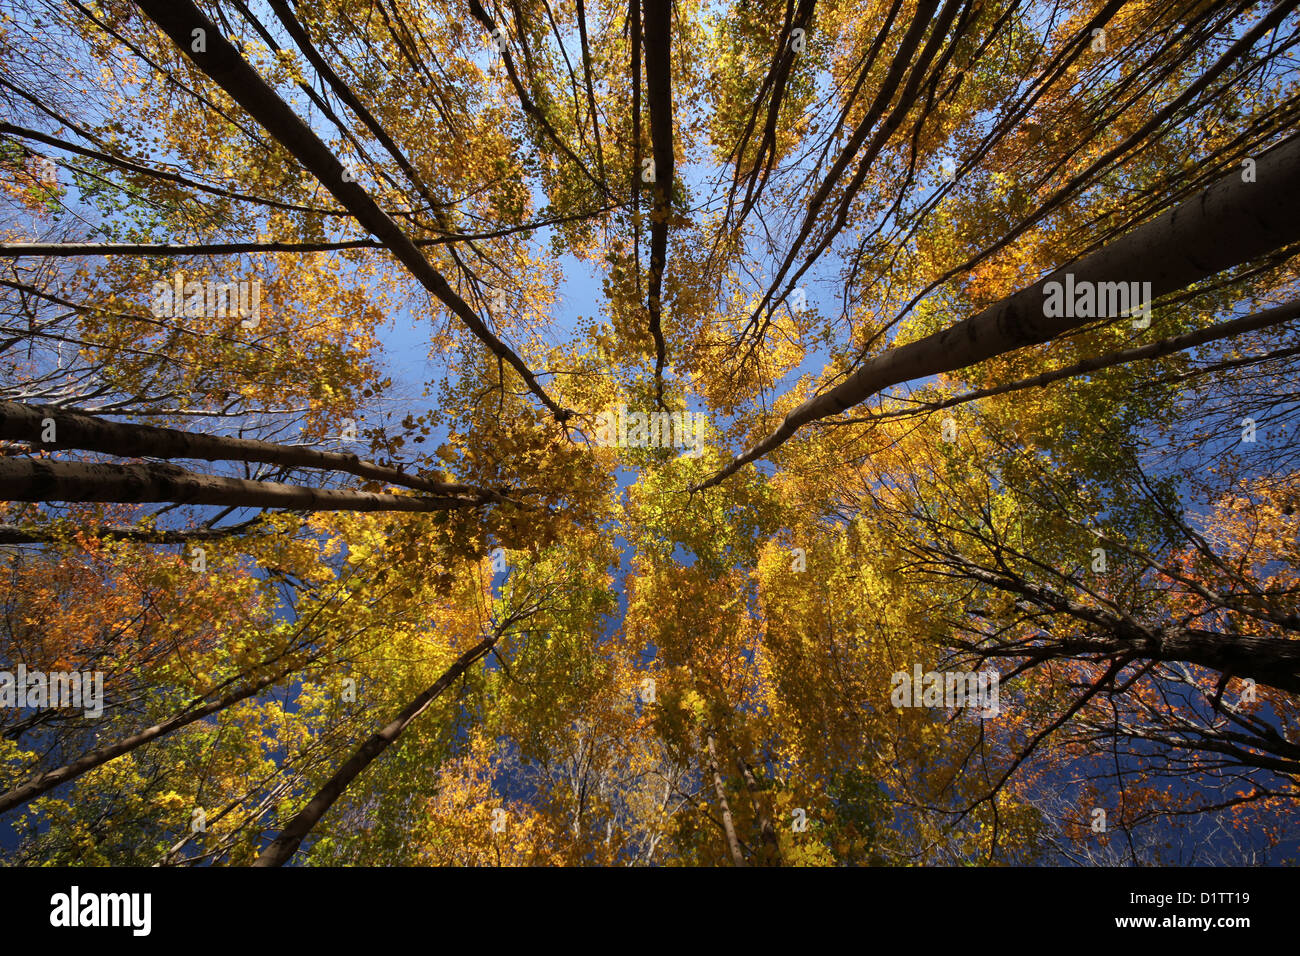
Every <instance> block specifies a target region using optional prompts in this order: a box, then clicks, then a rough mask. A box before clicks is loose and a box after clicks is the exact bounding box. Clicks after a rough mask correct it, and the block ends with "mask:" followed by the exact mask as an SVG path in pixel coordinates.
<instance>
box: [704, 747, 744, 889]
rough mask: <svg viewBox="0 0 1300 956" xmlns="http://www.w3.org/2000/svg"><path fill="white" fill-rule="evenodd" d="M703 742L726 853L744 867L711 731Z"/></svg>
mask: <svg viewBox="0 0 1300 956" xmlns="http://www.w3.org/2000/svg"><path fill="white" fill-rule="evenodd" d="M704 740H705V742H706V744H707V745H708V748H709V774H710V775H711V776H712V778H713V792H714V793H716V794H717V796H718V809H719V810H720V811H721V812H722V832H723V833H724V834H726V837H727V851H728V852H729V853H730V854H731V862H732V863H734V864H736V866H744V865H745V854H744V853H742V852H741V849H740V840H739V838H738V837H737V836H736V824H735V823H734V822H733V821H732V819H731V804H730V803H728V802H727V788H726V787H725V786H723V783H722V773H721V772H720V771H719V770H718V748H717V746H716V745H715V744H714V742H713V731H712V730H709V731H706V732H705V735H704Z"/></svg>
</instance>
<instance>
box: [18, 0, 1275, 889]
mask: <svg viewBox="0 0 1300 956" xmlns="http://www.w3.org/2000/svg"><path fill="white" fill-rule="evenodd" d="M1297 43H1300V25H1298V23H1297V17H1296V4H1294V3H1289V2H1283V3H1278V4H1274V5H1272V6H1268V7H1266V8H1264V7H1259V6H1257V5H1252V4H1248V3H1237V2H1233V3H1227V4H1191V5H1186V4H1184V5H1174V6H1170V5H1167V4H1161V3H1155V2H1147V0H1140V2H1136V3H1134V2H1123V3H1122V2H1119V0H1083V2H1079V3H1076V4H1073V5H1071V6H1069V7H1068V8H1063V7H1061V6H1060V5H1054V4H1048V3H1041V2H1031V3H1029V4H1021V3H995V4H980V3H973V2H969V0H869V2H866V3H845V2H839V0H820V2H818V0H798V2H793V0H792V2H788V3H782V4H777V3H774V2H772V0H752V2H747V3H743V4H723V5H721V6H718V5H704V4H699V3H681V2H679V3H676V4H669V3H666V2H663V0H633V2H631V3H628V4H623V3H612V2H602V0H597V2H595V3H588V2H587V0H510V2H508V3H506V2H500V0H467V2H466V3H464V4H462V3H460V2H459V0H457V2H455V3H452V4H450V5H429V4H423V3H416V2H412V0H382V2H380V0H298V2H295V3H292V4H291V3H287V2H284V0H259V2H243V0H95V2H81V0H77V2H68V3H55V2H52V0H51V2H42V3H39V4H37V6H36V7H34V8H28V7H22V8H19V7H18V6H17V5H4V6H0V101H3V104H4V107H5V120H4V121H3V122H2V123H0V207H2V208H3V210H4V212H3V216H4V223H3V229H4V235H2V236H0V266H2V268H0V272H2V273H3V274H0V555H2V557H3V566H2V569H3V573H4V575H5V578H6V581H7V584H8V592H7V596H6V598H5V606H4V611H5V614H4V617H3V620H0V702H2V701H3V700H4V697H3V695H4V694H6V693H9V694H12V695H13V697H14V701H15V704H14V706H13V707H12V708H10V707H9V705H7V704H3V705H0V727H3V738H2V742H0V791H3V792H2V793H0V813H3V814H12V816H11V817H9V818H8V819H10V820H11V821H13V822H14V823H15V825H16V826H17V828H18V831H19V833H20V837H21V839H20V843H19V846H18V848H17V849H16V850H14V851H13V859H15V860H19V861H23V862H36V861H41V862H66V863H96V864H98V863H115V862H126V863H136V864H155V863H162V864H167V865H176V864H199V863H213V862H215V863H226V864H241V865H242V864H255V865H259V866H271V865H282V864H285V863H287V862H290V861H293V862H298V863H306V864H340V863H341V864H352V863H372V864H373V863H382V864H411V863H417V864H443V863H488V864H496V865H515V864H519V865H524V864H561V863H563V864H602V865H610V864H626V865H647V864H684V865H690V864H696V865H698V864H703V865H832V864H841V863H849V864H876V865H880V864H884V865H899V864H915V863H921V864H935V863H946V864H952V863H961V864H968V863H969V864H988V863H1030V862H1037V861H1043V860H1047V861H1054V862H1059V861H1065V862H1085V863H1087V862H1092V863H1098V862H1102V863H1113V862H1118V861H1121V860H1126V861H1128V862H1164V861H1170V860H1177V861H1179V862H1183V861H1185V860H1186V858H1187V853H1186V852H1184V851H1185V850H1186V847H1187V846H1188V845H1190V844H1191V843H1195V842H1196V841H1198V840H1200V839H1201V837H1202V836H1203V835H1204V834H1206V833H1211V834H1212V833H1222V834H1226V833H1228V832H1236V833H1239V834H1242V836H1240V837H1239V838H1232V839H1229V838H1227V837H1223V838H1220V837H1211V838H1209V839H1211V840H1212V842H1213V847H1212V851H1211V852H1210V856H1211V857H1212V858H1214V859H1215V860H1217V861H1220V862H1231V861H1247V860H1248V861H1251V862H1254V861H1257V860H1261V859H1267V860H1273V859H1276V858H1277V855H1278V853H1279V852H1281V851H1279V850H1278V847H1280V846H1282V845H1284V844H1286V842H1287V841H1288V840H1291V841H1292V842H1293V838H1294V833H1295V826H1296V825H1297V820H1296V817H1295V812H1296V799H1297V796H1300V791H1298V790H1297V789H1296V780H1297V775H1298V772H1300V752H1298V751H1297V749H1296V745H1295V743H1294V741H1295V740H1296V727H1295V722H1296V719H1297V711H1296V707H1297V700H1298V699H1300V698H1298V697H1297V695H1300V643H1298V642H1297V631H1300V605H1297V594H1298V592H1297V583H1296V582H1297V573H1298V572H1297V563H1298V562H1300V552H1297V548H1296V534H1295V521H1296V519H1295V512H1296V507H1297V502H1296V501H1295V497H1296V495H1295V492H1294V488H1295V481H1296V476H1297V474H1300V461H1297V459H1296V449H1297V448H1300V444H1297V442H1296V441H1295V429H1297V428H1300V414H1298V412H1300V401H1298V400H1297V399H1298V395H1297V391H1296V387H1295V381H1296V375H1295V373H1296V371H1297V360H1298V356H1300V347H1297V345H1296V344H1295V341H1294V339H1295V331H1296V322H1297V318H1300V296H1298V295H1297V292H1298V291H1300V289H1298V288H1297V275H1296V272H1295V253H1296V251H1297V250H1300V225H1298V224H1300V187H1298V186H1297V184H1300V137H1297V136H1295V135H1294V130H1295V128H1296V124H1297V120H1300V80H1298V79H1297V76H1296V74H1295V71H1294V70H1292V69H1290V59H1291V57H1292V55H1293V53H1294V48H1295V46H1296V45H1297ZM579 311H581V313H582V314H578V312H579ZM412 343H415V344H414V345H413V344H412ZM20 666H21V668H22V673H23V675H24V677H23V680H24V681H28V680H30V681H31V682H32V683H31V686H32V687H36V688H39V694H38V695H37V696H36V697H32V696H31V695H29V694H28V693H27V690H28V688H27V686H26V685H25V686H23V687H21V688H20V687H18V678H17V674H18V672H19V668H20ZM71 674H77V675H83V674H84V675H90V676H87V678H86V679H87V680H90V679H91V676H93V675H96V674H98V675H100V676H101V677H102V678H103V679H104V686H105V687H106V691H105V696H104V698H103V705H104V706H103V710H102V713H94V711H95V710H96V708H95V707H82V708H80V709H78V708H77V707H73V706H71V705H67V706H53V705H52V698H51V697H50V693H49V692H47V685H46V684H45V683H44V682H45V681H46V676H47V675H49V680H50V681H51V683H49V685H48V687H50V688H53V687H55V686H56V684H55V683H53V682H54V681H55V680H63V681H70V680H71V678H70V677H69V676H68V675H71ZM6 675H7V677H6ZM56 675H62V676H57V677H56ZM913 675H919V676H917V677H915V678H914V677H913ZM932 678H937V679H938V680H939V684H942V687H939V685H938V684H935V683H934V682H933V680H932ZM968 678H969V679H970V681H973V682H974V683H969V684H966V683H962V682H963V681H966V680H967V679H968ZM914 679H915V680H916V681H917V682H918V683H917V686H916V687H915V688H914V689H915V695H913V694H912V693H910V692H909V693H908V694H906V695H901V696H900V694H899V693H898V691H899V688H900V687H901V686H903V685H906V686H907V687H909V688H911V686H912V683H911V682H912V681H913V680H914ZM6 680H7V683H6V682H5V681H6ZM926 680H931V683H930V684H929V685H927V686H928V687H929V689H928V690H927V689H925V688H924V687H923V686H922V685H923V684H924V682H925V681H926ZM945 680H946V683H944V681H945ZM988 680H993V681H994V683H993V684H992V687H993V688H994V690H993V693H994V703H993V705H990V701H989V699H987V697H985V698H982V699H981V700H980V701H978V702H977V701H974V700H972V699H963V698H961V697H960V694H958V696H957V697H954V696H953V694H954V693H957V692H959V691H960V690H961V688H963V687H980V688H985V690H987V686H988V685H987V681H988ZM900 681H901V683H900ZM980 681H985V682H986V683H979V682H980ZM68 686H71V685H70V684H69V685H68ZM78 686H81V684H80V683H79V684H78ZM87 686H92V685H87ZM936 688H938V690H939V691H942V692H941V693H937V694H936V695H934V696H933V698H932V695H931V693H930V691H931V690H935V689H936ZM981 693H985V691H981ZM60 700H62V699H60ZM33 701H34V703H33ZM62 703H64V704H67V701H62ZM975 703H979V706H974V704H975ZM27 704H31V706H25V705H27ZM1098 810H1101V811H1104V812H1103V814H1102V817H1100V818H1099V817H1096V815H1095V811H1098ZM1107 814H1108V815H1107ZM1103 818H1104V819H1105V820H1107V821H1108V823H1106V824H1104V825H1103V826H1102V827H1101V829H1098V828H1097V827H1096V826H1095V821H1096V820H1097V819H1103ZM1234 828H1235V829H1234ZM1214 841H1217V842H1214ZM1171 848H1172V849H1171Z"/></svg>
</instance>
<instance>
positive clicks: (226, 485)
mask: <svg viewBox="0 0 1300 956" xmlns="http://www.w3.org/2000/svg"><path fill="white" fill-rule="evenodd" d="M0 501H116V502H131V503H139V502H146V501H167V502H173V503H175V504H185V505H224V506H227V507H231V508H287V509H290V510H301V511H448V510H451V509H453V508H468V507H473V506H474V505H476V504H481V503H482V501H474V500H473V499H469V498H452V497H440V498H433V497H411V496H403V495H389V494H379V493H373V492H367V491H339V490H335V489H332V488H306V487H303V486H301V485H282V484H280V483H279V482H274V481H246V480H244V479H242V478H220V477H217V476H215V475H202V474H198V473H196V472H192V471H186V470H185V469H184V468H180V467H178V466H176V465H172V464H165V463H162V462H140V463H138V464H130V465H119V464H86V463H82V462H63V461H51V460H50V459H48V458H0Z"/></svg>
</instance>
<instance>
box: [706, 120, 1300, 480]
mask: <svg viewBox="0 0 1300 956" xmlns="http://www.w3.org/2000/svg"><path fill="white" fill-rule="evenodd" d="M1297 239H1300V136H1297V137H1292V138H1291V139H1289V140H1287V141H1286V142H1285V143H1283V144H1281V145H1280V146H1277V147H1275V148H1273V149H1271V150H1269V151H1268V152H1267V153H1265V154H1264V155H1262V156H1260V157H1259V158H1258V161H1257V162H1256V168H1255V181H1254V182H1242V177H1241V174H1240V173H1239V172H1232V173H1229V174H1228V175H1227V176H1224V177H1223V178H1221V179H1220V180H1219V181H1218V182H1216V183H1214V184H1213V185H1212V186H1210V187H1209V188H1208V189H1206V190H1205V191H1204V192H1202V193H1201V194H1200V195H1199V196H1197V197H1196V198H1194V199H1189V200H1188V201H1186V202H1184V203H1183V204H1181V205H1180V206H1178V207H1176V208H1174V209H1171V210H1170V211H1168V212H1166V213H1164V214H1163V215H1161V216H1159V217H1157V218H1156V219H1153V220H1151V221H1150V222H1147V223H1144V224H1142V225H1141V226H1138V227H1137V228H1136V229H1134V230H1133V231H1132V232H1130V233H1128V234H1126V235H1124V236H1121V237H1120V238H1119V239H1116V240H1115V241H1114V242H1112V243H1110V244H1109V245H1107V246H1106V247H1104V248H1102V249H1099V250H1098V251H1097V252H1094V253H1092V254H1091V255H1089V256H1085V257H1084V258H1083V259H1081V260H1079V261H1078V262H1075V263H1074V264H1072V265H1069V266H1065V267H1063V268H1061V269H1057V270H1056V271H1055V272H1053V273H1052V274H1051V275H1049V276H1046V277H1045V278H1043V279H1040V280H1039V281H1038V282H1035V283H1034V284H1033V285H1031V286H1030V287H1029V288H1027V289H1022V290H1021V291H1020V292H1017V293H1016V294H1015V295H1012V296H1009V297H1008V298H1005V299H1003V300H1001V301H1000V302H996V303H994V304H993V305H991V306H989V307H988V308H987V309H985V310H984V311H983V312H981V313H980V314H979V315H976V316H973V317H971V318H969V319H965V320H963V321H961V322H958V323H957V324H956V325H954V326H952V327H951V328H949V329H945V330H944V331H942V332H936V333H934V334H932V335H927V336H926V337H925V338H922V339H919V340H917V341H915V342H911V343H909V344H907V345H900V346H897V347H894V348H891V349H889V350H887V351H886V352H884V353H882V354H881V355H878V356H876V357H875V358H873V359H871V360H869V361H867V362H866V363H864V364H863V365H862V367H861V368H859V369H858V370H857V371H856V372H854V373H853V374H852V375H851V376H850V377H849V378H848V379H846V380H845V381H844V382H842V383H841V384H840V385H837V386H836V387H835V388H832V389H830V390H829V391H827V392H824V393H823V394H821V395H815V396H813V397H812V398H809V399H808V400H807V401H805V402H803V403H802V404H801V405H799V406H798V407H796V408H795V409H794V410H793V411H791V412H790V413H789V414H788V415H786V416H785V418H784V420H782V422H781V424H780V426H779V427H778V428H777V429H776V430H775V431H774V432H772V433H771V434H770V435H768V436H767V437H766V438H764V439H763V440H762V441H760V442H758V444H756V445H754V446H753V447H751V448H750V449H749V450H748V451H745V452H743V453H742V454H740V455H737V456H736V457H735V458H733V459H732V460H731V462H730V463H728V464H727V465H726V466H725V467H723V468H722V469H721V470H719V471H718V472H716V473H715V474H713V475H712V476H710V477H709V478H708V479H706V480H705V481H703V482H701V483H700V484H698V485H695V486H694V487H693V488H692V490H693V491H700V490H702V489H704V488H709V487H712V486H713V485H716V484H718V482H720V481H722V480H723V479H725V478H726V477H728V476H729V475H732V474H734V473H735V472H736V471H737V470H738V469H739V468H741V467H742V466H743V465H746V464H748V463H749V462H752V461H755V460H757V459H759V458H761V457H763V456H764V455H767V454H769V453H770V452H771V451H772V450H773V449H774V448H777V447H779V446H780V445H782V444H784V443H785V442H786V441H788V440H789V439H790V437H791V436H792V435H794V433H795V432H796V431H798V429H799V428H801V427H802V426H804V425H806V424H808V423H809V422H812V421H817V420H818V419H821V418H827V417H829V416H831V415H835V414H838V413H839V412H842V411H844V410H845V409H846V408H852V407H853V406H854V405H858V404H860V403H861V402H864V401H866V400H867V399H868V398H870V397H871V396H872V395H875V394H876V393H877V392H879V391H880V390H881V389H884V388H888V387H890V386H891V385H898V384H901V383H903V382H910V381H913V380H915V379H919V378H924V377H926V376H929V375H937V374H939V373H941V372H951V371H954V370H956V369H959V368H965V367H967V366H969V365H974V364H975V363H977V362H982V361H983V360H985V359H988V358H992V357H993V356H995V355H1001V354H1003V353H1005V352H1012V351H1015V350H1016V349H1020V348H1024V347H1025V346H1027V345H1036V344H1039V343H1042V342H1048V341H1051V340H1052V339H1053V338H1056V337H1057V336H1059V335H1061V334H1062V333H1064V332H1068V331H1070V330H1072V329H1076V328H1079V327H1080V326H1084V325H1087V324H1089V323H1092V322H1095V321H1096V319H1095V318H1090V317H1083V318H1076V317H1069V316H1060V317H1049V316H1046V315H1044V314H1043V312H1044V308H1043V305H1044V301H1045V295H1044V291H1043V287H1044V286H1045V285H1046V284H1047V283H1048V282H1064V280H1065V276H1066V274H1067V273H1068V274H1071V275H1073V276H1074V282H1075V284H1076V285H1077V284H1078V283H1080V282H1090V283H1100V282H1126V283H1128V282H1149V283H1150V284H1151V286H1150V289H1151V298H1152V299H1155V298H1159V297H1160V296H1163V295H1167V294H1169V293H1171V292H1175V291H1177V290H1179V289H1184V288H1186V287H1187V286H1189V285H1191V284H1192V283H1194V282H1197V281H1199V280H1201V279H1205V278H1207V277H1209V276H1212V275H1215V274H1217V273H1219V272H1222V271H1223V270H1224V269H1228V268H1231V267H1232V266H1235V265H1239V264H1241V263H1243V262H1249V261H1251V260H1252V259H1256V258H1258V257H1260V256H1263V255H1267V254H1268V253H1270V252H1273V251H1275V250H1277V249H1280V248H1283V247H1285V246H1287V245H1289V244H1290V243H1293V242H1295V241H1296V240H1297Z"/></svg>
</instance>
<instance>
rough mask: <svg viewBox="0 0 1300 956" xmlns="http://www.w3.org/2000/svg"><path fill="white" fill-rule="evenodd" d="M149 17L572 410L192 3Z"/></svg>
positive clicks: (428, 283)
mask: <svg viewBox="0 0 1300 956" xmlns="http://www.w3.org/2000/svg"><path fill="white" fill-rule="evenodd" d="M136 6H138V7H139V8H140V9H141V10H142V11H143V12H144V14H145V16H147V17H148V18H149V19H150V20H152V21H153V22H154V23H156V24H157V25H158V26H159V27H160V28H161V29H162V31H163V32H164V33H166V34H167V35H168V36H169V37H171V39H172V42H173V43H175V44H176V46H177V47H178V48H179V49H180V50H181V51H182V52H184V54H185V55H186V56H187V57H189V58H190V59H191V60H192V61H193V62H194V65H195V66H197V67H198V68H199V69H200V70H201V71H203V73H205V74H206V75H207V76H208V77H209V78H211V79H212V81H213V82H214V83H216V84H217V85H218V86H220V87H221V89H223V90H224V91H225V92H226V93H227V94H228V95H229V96H230V97H231V98H232V99H233V100H234V101H235V102H236V103H238V104H239V105H240V106H242V107H243V108H244V109H245V110H246V111H247V112H248V114H249V115H250V116H252V117H253V118H254V119H255V120H257V121H258V122H259V123H260V124H262V126H263V127H265V129H266V130H267V132H269V133H270V134H271V135H272V136H273V137H274V138H275V140H276V142H278V143H279V144H280V145H281V146H283V147H284V148H285V149H286V150H288V152H289V153H290V154H291V155H292V156H293V157H294V158H295V159H296V160H298V162H300V163H301V164H302V165H303V167H304V168H305V169H307V170H308V171H309V172H311V173H312V174H313V175H314V176H315V177H316V178H317V179H318V180H320V183H321V185H322V186H324V187H325V188H326V189H327V190H329V192H330V193H331V194H332V195H333V196H334V198H335V199H337V200H338V201H339V202H340V203H341V204H342V205H343V207H344V208H345V209H347V211H348V212H349V213H351V214H352V215H353V217H354V218H355V219H356V220H357V222H359V223H360V224H361V225H362V226H363V227H365V228H366V229H367V230H369V231H370V233H371V234H372V235H374V236H375V237H376V238H378V239H380V240H381V241H382V242H383V243H384V245H385V246H386V247H387V248H388V250H389V251H390V252H392V254H393V255H394V256H395V257H396V258H397V260H398V261H399V262H401V263H402V265H404V266H406V268H407V270H409V271H410V273H411V275H412V276H414V277H415V279H416V280H417V281H419V283H420V284H421V285H423V286H424V287H425V288H426V289H428V290H429V292H431V293H432V294H433V295H434V296H435V297H436V298H437V299H438V300H439V301H441V302H442V303H443V304H444V305H445V306H447V308H449V309H450V310H451V311H452V312H454V313H455V314H456V316H457V317H458V318H459V319H460V320H461V322H463V323H464V324H465V326H466V328H468V329H469V330H470V331H471V332H472V333H473V334H474V335H475V336H476V337H477V338H478V339H479V341H481V342H482V343H483V344H484V345H486V346H487V347H488V349H490V350H491V352H492V354H493V355H495V356H497V357H498V358H500V359H501V360H503V361H505V362H508V363H509V364H510V366H511V367H512V368H513V369H515V371H517V372H518V373H519V375H520V377H521V378H522V379H523V380H524V383H525V384H526V385H527V386H528V388H529V390H530V391H531V392H532V393H533V394H534V395H536V396H537V397H538V399H539V400H541V402H542V404H544V405H545V406H546V407H547V408H548V409H550V411H551V412H552V413H553V414H554V416H555V418H556V420H557V421H560V422H564V421H567V420H568V419H569V418H571V417H572V414H573V413H572V412H571V411H570V410H568V409H565V408H561V407H560V406H559V405H557V404H556V403H555V401H554V400H553V399H552V398H551V397H550V396H549V395H548V394H547V393H546V392H545V391H544V390H543V389H542V387H541V385H539V384H538V383H537V379H536V378H535V377H534V375H533V373H532V371H530V370H529V368H528V366H527V365H525V364H524V361H523V359H521V358H520V357H519V356H518V355H516V354H515V352H514V351H513V350H512V349H511V348H510V347H509V346H507V345H506V344H505V343H504V342H502V341H501V340H500V339H499V338H497V337H496V335H494V334H493V333H492V331H491V330H490V329H489V328H488V327H487V326H486V325H485V324H484V323H483V320H482V319H480V318H479V317H478V315H477V314H476V313H475V312H474V310H473V309H472V308H471V307H470V305H469V303H468V302H466V301H465V300H464V299H462V298H461V297H460V295H458V294H457V292H456V291H455V290H454V289H453V288H452V287H451V285H450V284H448V282H447V280H446V278H445V277H444V276H443V275H442V273H440V272H439V271H438V270H437V269H435V268H434V267H433V265H432V264H430V262H429V260H428V259H426V258H425V257H424V255H423V253H421V252H420V250H419V248H418V247H417V246H416V245H415V243H413V242H412V241H411V239H410V237H409V236H407V235H406V233H405V232H403V231H402V228H401V227H400V226H399V225H398V224H397V223H396V222H394V221H393V219H392V218H391V217H390V216H389V215H388V214H387V213H386V212H384V211H383V210H382V209H380V208H379V205H378V204H377V203H376V202H375V201H374V200H373V199H372V198H371V197H370V196H369V195H368V194H367V193H366V191H365V189H364V188H362V186H361V185H360V184H359V183H357V182H355V181H353V179H354V177H352V176H348V177H347V178H346V179H345V178H344V177H345V175H346V174H347V170H346V169H345V168H344V166H343V164H342V163H341V162H339V160H338V157H336V156H335V155H334V153H333V152H332V151H331V150H330V148H329V147H328V146H326V145H325V143H324V142H322V141H321V139H320V137H318V136H317V135H316V134H315V132H313V131H312V129H311V127H310V126H308V125H307V124H306V123H305V122H303V120H302V118H301V117H299V116H298V114H297V113H295V112H294V111H293V110H292V109H291V108H290V106H289V104H287V103H286V102H285V101H284V100H283V99H281V98H280V96H279V94H277V93H276V91H275V90H274V89H273V88H272V87H271V86H270V85H269V84H267V82H266V81H265V80H263V79H262V77H261V75H260V74H259V73H258V72H257V71H256V70H255V69H253V67H252V66H251V65H250V64H249V63H248V62H247V61H246V60H245V59H244V58H243V57H242V56H241V55H240V54H239V51H237V50H236V49H235V48H234V46H233V45H232V44H231V43H230V41H229V40H227V39H226V38H225V34H224V32H223V31H222V30H221V29H220V28H219V27H218V26H217V25H216V24H215V23H213V22H212V21H211V20H210V19H208V17H207V16H206V15H205V14H204V13H203V12H202V11H201V10H199V8H198V7H197V6H195V5H194V3H193V2H192V0H136ZM195 30H202V31H203V35H204V36H205V37H206V40H207V51H206V52H202V53H196V52H194V51H193V50H192V47H191V42H192V39H193V35H194V31H195Z"/></svg>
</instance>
